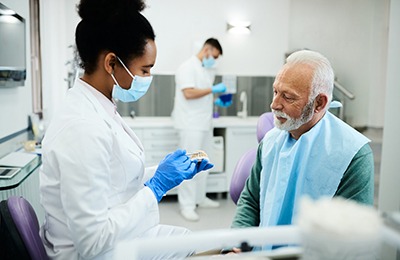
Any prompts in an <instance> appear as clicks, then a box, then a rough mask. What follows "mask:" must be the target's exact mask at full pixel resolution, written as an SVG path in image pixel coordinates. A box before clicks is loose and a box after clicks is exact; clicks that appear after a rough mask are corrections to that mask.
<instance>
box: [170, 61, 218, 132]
mask: <svg viewBox="0 0 400 260" xmlns="http://www.w3.org/2000/svg"><path fill="white" fill-rule="evenodd" d="M213 82H214V75H212V71H211V70H209V69H205V68H204V67H203V66H202V63H201V61H200V60H199V58H197V56H192V57H191V58H190V59H188V60H187V61H185V62H184V63H183V64H182V65H181V66H180V67H179V68H178V70H177V72H176V75H175V84H176V88H175V102H174V109H173V111H172V118H173V121H174V127H175V128H176V129H180V130H192V129H193V130H204V131H208V130H210V129H211V124H212V111H213V95H212V94H209V95H206V96H203V97H201V98H197V99H186V98H185V96H184V95H183V92H182V90H183V89H185V88H199V89H205V88H210V87H212V84H213Z"/></svg>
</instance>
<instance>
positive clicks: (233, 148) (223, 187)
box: [124, 117, 257, 194]
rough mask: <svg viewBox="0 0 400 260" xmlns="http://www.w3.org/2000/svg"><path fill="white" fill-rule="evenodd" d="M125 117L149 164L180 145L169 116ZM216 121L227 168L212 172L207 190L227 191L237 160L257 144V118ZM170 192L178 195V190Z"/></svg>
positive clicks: (231, 118)
mask: <svg viewBox="0 0 400 260" xmlns="http://www.w3.org/2000/svg"><path fill="white" fill-rule="evenodd" d="M124 119H125V121H126V122H127V124H128V125H129V126H130V127H131V128H132V129H133V131H134V132H135V133H136V135H137V136H138V138H139V139H140V140H141V142H142V144H143V146H144V149H145V154H146V166H153V165H156V164H158V163H159V162H160V161H161V160H162V159H164V157H165V156H166V155H167V154H168V153H171V152H173V151H175V149H177V148H178V146H179V134H178V131H177V130H175V129H174V128H173V125H172V120H171V119H170V118H169V117H146V118H144V117H142V118H140V117H138V118H135V119H132V118H124ZM213 123H214V127H215V128H217V129H218V130H220V131H219V134H218V135H219V136H223V137H224V140H223V142H224V151H223V154H224V155H225V167H224V171H223V172H218V173H210V175H209V177H208V179H207V192H217V193H219V192H228V191H229V185H230V180H231V176H232V173H233V170H234V168H235V166H236V163H237V161H238V160H239V158H240V157H241V156H242V155H243V154H244V153H245V152H246V151H247V150H249V149H251V148H255V147H257V137H256V125H257V118H255V117H254V118H251V117H249V118H247V119H239V118H237V117H222V118H218V119H215V120H214V122H213ZM221 168H222V167H221ZM168 194H176V189H173V190H171V191H170V192H169V193H168Z"/></svg>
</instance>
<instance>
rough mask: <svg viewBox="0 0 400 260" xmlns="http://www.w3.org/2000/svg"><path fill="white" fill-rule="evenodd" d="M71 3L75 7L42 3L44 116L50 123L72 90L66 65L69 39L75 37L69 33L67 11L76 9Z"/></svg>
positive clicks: (63, 1) (46, 0)
mask: <svg viewBox="0 0 400 260" xmlns="http://www.w3.org/2000/svg"><path fill="white" fill-rule="evenodd" d="M69 2H71V3H72V1H71V0H57V1H54V0H40V30H41V32H40V37H41V52H42V87H43V112H44V117H45V119H46V120H50V119H51V117H52V116H53V115H54V113H55V111H56V110H57V108H58V105H59V104H60V101H61V100H62V98H63V97H64V95H65V92H66V90H67V88H68V85H67V82H66V81H65V79H66V78H67V69H68V67H67V66H66V64H65V63H66V62H67V60H68V50H70V49H68V45H69V44H70V43H69V38H71V37H73V36H71V35H68V34H67V33H66V28H67V24H68V22H69V19H68V18H67V16H68V11H67V10H68V9H69V8H71V9H74V6H73V5H69ZM67 3H68V5H67ZM74 10H75V9H74Z"/></svg>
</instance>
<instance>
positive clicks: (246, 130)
mask: <svg viewBox="0 0 400 260" xmlns="http://www.w3.org/2000/svg"><path fill="white" fill-rule="evenodd" d="M257 146H258V142H257V135H256V127H255V126H254V127H228V128H227V129H226V134H225V169H226V170H225V173H226V176H227V190H229V186H230V182H231V177H232V174H233V170H234V169H235V166H236V163H237V162H238V161H239V159H240V157H241V156H242V155H243V154H244V153H245V152H247V151H248V150H250V149H252V148H255V147H257Z"/></svg>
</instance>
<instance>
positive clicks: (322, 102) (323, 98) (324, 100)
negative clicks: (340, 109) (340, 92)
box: [314, 93, 328, 112]
mask: <svg viewBox="0 0 400 260" xmlns="http://www.w3.org/2000/svg"><path fill="white" fill-rule="evenodd" d="M327 105H328V96H327V95H325V94H323V93H321V94H319V95H318V96H317V97H316V98H315V109H314V110H315V112H321V111H323V110H324V109H325V108H326V106H327Z"/></svg>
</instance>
